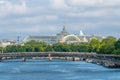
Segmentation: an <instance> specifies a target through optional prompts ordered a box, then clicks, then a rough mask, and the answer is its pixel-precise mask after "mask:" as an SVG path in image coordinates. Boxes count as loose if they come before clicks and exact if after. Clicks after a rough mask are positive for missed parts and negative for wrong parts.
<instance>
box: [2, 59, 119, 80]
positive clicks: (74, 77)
mask: <svg viewBox="0 0 120 80" xmlns="http://www.w3.org/2000/svg"><path fill="white" fill-rule="evenodd" d="M0 80H120V69H109V68H105V67H103V66H100V65H96V64H91V63H86V62H81V61H60V60H53V61H51V62H49V61H48V60H32V59H29V60H27V61H26V62H21V60H20V59H15V60H7V61H2V62H0Z"/></svg>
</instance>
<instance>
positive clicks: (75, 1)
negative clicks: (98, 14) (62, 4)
mask: <svg viewBox="0 0 120 80" xmlns="http://www.w3.org/2000/svg"><path fill="white" fill-rule="evenodd" d="M69 1H70V2H69V3H70V4H71V5H73V6H116V5H119V4H120V0H69Z"/></svg>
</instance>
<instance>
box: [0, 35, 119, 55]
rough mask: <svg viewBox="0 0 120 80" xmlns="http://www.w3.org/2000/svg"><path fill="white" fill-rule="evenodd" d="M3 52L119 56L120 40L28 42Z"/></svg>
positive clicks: (4, 49)
mask: <svg viewBox="0 0 120 80" xmlns="http://www.w3.org/2000/svg"><path fill="white" fill-rule="evenodd" d="M0 50H1V51H2V50H3V51H4V52H6V53H7V52H97V53H102V54H120V39H118V40H117V39H116V38H114V37H107V38H105V39H103V40H102V41H99V40H98V39H96V38H93V39H92V40H91V41H90V42H88V43H79V44H63V43H57V44H53V45H50V44H47V43H44V42H36V41H30V42H27V43H25V44H24V45H9V46H7V47H5V48H2V47H1V48H0Z"/></svg>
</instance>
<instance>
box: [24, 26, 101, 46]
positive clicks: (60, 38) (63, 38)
mask: <svg viewBox="0 0 120 80" xmlns="http://www.w3.org/2000/svg"><path fill="white" fill-rule="evenodd" d="M93 37H95V38H97V39H99V40H102V39H103V38H102V37H101V36H87V35H85V34H84V33H83V32H82V31H80V35H75V34H70V33H68V32H67V30H66V28H65V26H63V29H62V31H61V32H60V33H58V34H56V35H55V36H28V37H26V38H25V39H24V42H29V41H32V40H35V41H41V42H46V43H48V44H55V43H67V44H70V43H81V42H89V41H90V40H91V39H92V38H93Z"/></svg>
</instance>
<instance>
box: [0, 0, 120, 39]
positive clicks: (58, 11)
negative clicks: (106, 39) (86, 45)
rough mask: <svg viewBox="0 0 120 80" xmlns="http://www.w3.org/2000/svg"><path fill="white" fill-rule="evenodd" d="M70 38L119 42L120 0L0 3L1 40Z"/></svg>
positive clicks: (15, 0)
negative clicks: (92, 37)
mask: <svg viewBox="0 0 120 80" xmlns="http://www.w3.org/2000/svg"><path fill="white" fill-rule="evenodd" d="M63 25H65V26H66V29H67V31H68V32H69V33H71V34H77V35H79V32H80V30H82V31H83V32H84V33H85V34H86V35H99V36H115V37H117V38H120V0H0V39H17V36H20V37H21V39H22V38H24V37H26V36H29V35H56V34H57V33H59V32H60V31H61V30H62V28H63Z"/></svg>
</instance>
